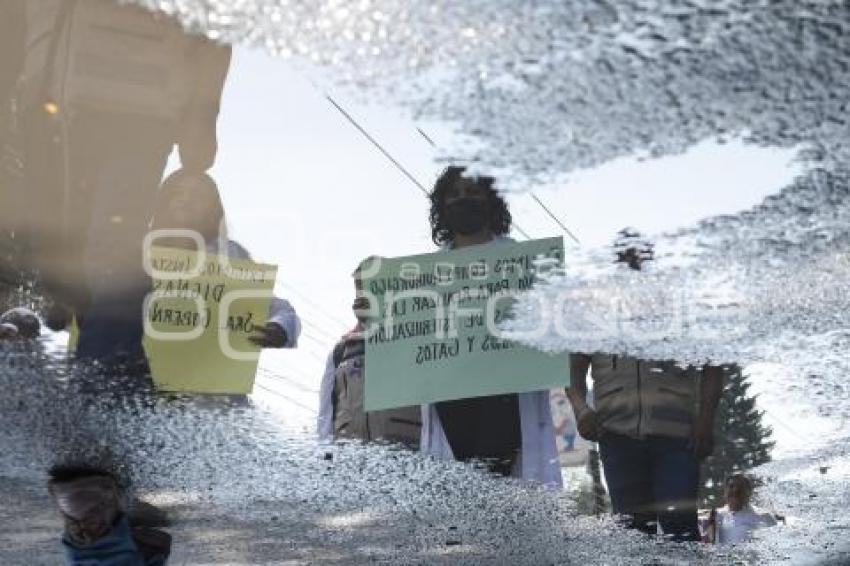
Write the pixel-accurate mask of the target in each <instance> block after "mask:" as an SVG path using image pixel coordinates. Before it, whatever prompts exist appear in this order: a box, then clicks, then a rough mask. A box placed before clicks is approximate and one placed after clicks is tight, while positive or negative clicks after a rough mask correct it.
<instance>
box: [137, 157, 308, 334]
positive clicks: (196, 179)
mask: <svg viewBox="0 0 850 566" xmlns="http://www.w3.org/2000/svg"><path fill="white" fill-rule="evenodd" d="M151 229H152V230H162V231H169V230H172V231H173V230H189V231H192V232H194V233H196V234H197V235H199V236H200V237H201V239H202V240H203V243H204V245H205V248H206V251H207V252H208V253H214V254H223V255H226V256H228V257H230V258H233V259H242V260H250V259H251V255H250V254H249V253H248V250H246V249H245V248H243V247H242V246H241V245H239V244H238V243H237V242H235V241H233V240H230V239H228V237H227V226H226V220H225V214H224V207H223V206H222V204H221V196H220V195H219V192H218V186H217V185H216V183H215V181H213V179H212V178H211V177H210V176H209V175H207V174H206V173H191V172H187V171H185V170H180V171H177V172H176V173H173V174H172V175H170V176H169V177H168V178H167V179H166V180H165V181H164V182H163V184H162V188H161V189H160V192H159V195H158V196H157V201H156V208H155V211H154V216H153V220H152V222H151ZM163 234H164V237H162V238H159V237H158V238H156V239H154V240H153V243H154V244H155V245H157V246H166V247H177V248H180V247H183V248H185V247H187V246H189V247H190V248H191V247H194V245H195V244H194V242H193V241H192V240H190V239H188V238H185V237H174V236H170V235H168V234H167V233H166V232H163ZM222 248H224V249H222ZM300 334H301V321H300V320H299V318H298V315H297V314H296V312H295V309H294V308H293V307H292V305H291V304H290V303H289V301H287V300H285V299H281V298H279V297H272V302H271V306H270V308H269V314H268V321H267V322H266V324H265V325H264V326H261V327H259V328H256V329H255V330H254V335H253V336H251V338H250V341H251V342H253V343H254V344H256V345H257V346H260V347H261V348H295V347H296V346H297V345H298V336H299V335H300Z"/></svg>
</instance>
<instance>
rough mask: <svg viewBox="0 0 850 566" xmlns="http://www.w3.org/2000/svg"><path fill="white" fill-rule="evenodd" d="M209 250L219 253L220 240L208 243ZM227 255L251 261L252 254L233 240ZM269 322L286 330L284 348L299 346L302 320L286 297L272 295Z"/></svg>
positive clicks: (230, 242)
mask: <svg viewBox="0 0 850 566" xmlns="http://www.w3.org/2000/svg"><path fill="white" fill-rule="evenodd" d="M207 252H208V253H213V254H217V253H220V252H219V245H218V240H217V239H215V240H212V241H210V242H209V243H208V244H207ZM227 255H228V256H229V257H232V258H234V259H244V260H248V261H251V254H250V253H248V250H246V249H245V248H243V247H242V246H241V245H240V244H238V243H237V242H234V241H233V240H228V241H227ZM266 321H267V322H274V323H275V324H277V325H279V326H280V327H281V328H283V330H284V331H286V344H285V345H284V346H283V347H284V348H295V347H297V346H298V336H299V335H300V334H301V320H300V319H299V318H298V314H297V313H296V312H295V308H294V307H293V306H292V305H291V304H290V303H289V301H287V300H286V299H281V298H280V297H272V302H271V304H270V305H269V314H268V318H267V320H266Z"/></svg>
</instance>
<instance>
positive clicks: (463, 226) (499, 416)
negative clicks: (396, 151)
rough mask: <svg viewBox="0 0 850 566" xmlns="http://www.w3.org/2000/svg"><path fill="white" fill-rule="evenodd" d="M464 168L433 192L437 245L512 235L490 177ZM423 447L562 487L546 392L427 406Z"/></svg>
mask: <svg viewBox="0 0 850 566" xmlns="http://www.w3.org/2000/svg"><path fill="white" fill-rule="evenodd" d="M464 171H465V168H463V167H448V168H447V169H446V170H445V171H444V172H443V174H442V175H441V176H440V178H439V179H438V180H437V182H436V184H435V186H434V189H433V191H432V192H431V194H430V201H431V212H430V222H431V232H432V239H433V240H434V243H435V244H437V245H438V246H441V248H442V249H444V250H449V249H458V248H463V247H467V246H494V245H499V244H500V243H504V242H505V241H508V238H507V234H508V232H510V227H511V215H510V212H509V211H508V208H507V203H506V202H505V201H504V199H502V198H501V197H500V196H499V194H498V193H497V192H496V190H495V189H494V187H493V184H494V180H493V178H491V177H468V176H465V175H464ZM529 370H530V371H533V368H529ZM420 450H421V451H422V452H424V453H426V454H430V455H432V456H435V457H437V458H442V459H462V460H466V459H489V460H490V461H491V465H490V469H491V470H492V471H494V472H495V473H498V474H501V475H505V476H511V477H517V478H522V479H524V480H528V481H531V482H536V483H539V484H543V485H548V486H552V487H560V486H561V485H562V479H561V469H560V465H559V461H558V454H557V449H556V446H555V430H554V424H553V420H552V410H551V407H550V405H549V392H548V391H532V392H527V393H519V394H516V395H497V396H489V397H479V398H476V399H460V400H457V401H449V402H442V403H432V404H427V405H423V406H422V435H421V441H420ZM456 452H463V453H464V454H462V455H461V454H456ZM476 452H478V453H476Z"/></svg>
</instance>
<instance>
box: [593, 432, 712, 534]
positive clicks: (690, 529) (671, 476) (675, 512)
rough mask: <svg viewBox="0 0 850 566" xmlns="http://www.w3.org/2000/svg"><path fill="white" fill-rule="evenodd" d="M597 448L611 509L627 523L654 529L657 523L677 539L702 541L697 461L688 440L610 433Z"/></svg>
mask: <svg viewBox="0 0 850 566" xmlns="http://www.w3.org/2000/svg"><path fill="white" fill-rule="evenodd" d="M599 451H600V455H601V458H602V466H603V469H604V470H605V481H606V483H607V484H608V492H609V494H610V496H611V505H612V507H613V511H614V513H615V514H618V515H623V516H624V518H625V520H626V522H627V526H629V527H631V528H635V529H639V530H641V531H644V532H646V533H649V534H655V532H656V523H657V524H660V525H661V530H662V531H663V533H664V534H665V535H668V536H671V537H672V538H673V539H674V540H678V541H686V540H694V541H697V540H699V529H698V526H697V490H698V489H699V463H698V462H697V460H696V458H695V457H694V455H693V452H692V450H691V448H690V446H689V442H688V441H687V440H686V439H676V438H664V437H649V438H646V439H643V440H637V439H634V438H629V437H627V436H621V435H618V434H612V433H608V434H605V435H604V436H603V437H602V438H601V439H600V441H599Z"/></svg>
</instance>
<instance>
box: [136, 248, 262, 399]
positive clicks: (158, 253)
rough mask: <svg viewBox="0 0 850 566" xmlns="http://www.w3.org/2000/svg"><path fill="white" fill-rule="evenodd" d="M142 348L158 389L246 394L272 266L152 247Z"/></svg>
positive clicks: (250, 384)
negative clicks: (255, 338) (150, 281)
mask: <svg viewBox="0 0 850 566" xmlns="http://www.w3.org/2000/svg"><path fill="white" fill-rule="evenodd" d="M146 262H147V267H148V270H149V273H150V274H151V275H152V278H153V285H152V291H151V293H150V294H149V295H148V298H147V300H146V301H145V305H144V321H145V337H144V342H143V344H144V347H145V352H146V354H147V356H148V362H149V364H150V369H151V375H152V376H153V380H154V383H155V384H156V387H157V389H160V390H164V391H181V392H191V393H210V394H225V393H229V394H244V393H250V392H251V389H252V388H253V386H254V376H255V374H256V372H257V362H258V361H259V353H260V348H259V347H258V346H256V345H254V344H252V343H251V342H250V341H249V340H248V337H249V336H251V334H252V333H253V331H254V329H255V328H256V327H262V326H263V325H264V324H265V322H266V319H267V316H268V311H269V305H270V303H271V298H272V289H273V287H274V281H275V277H276V275H277V267H275V266H271V265H263V264H258V263H254V262H251V261H245V260H236V259H231V258H229V257H227V256H224V255H214V254H208V253H203V252H195V251H186V250H177V249H167V248H151V249H150V253H149V254H148V255H147V256H146Z"/></svg>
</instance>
